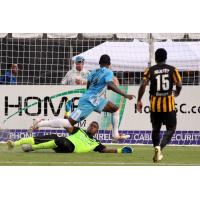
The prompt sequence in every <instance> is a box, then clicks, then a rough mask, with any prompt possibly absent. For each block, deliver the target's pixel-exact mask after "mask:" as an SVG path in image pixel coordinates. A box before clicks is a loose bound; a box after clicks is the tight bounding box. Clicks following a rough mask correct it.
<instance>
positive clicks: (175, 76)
mask: <svg viewBox="0 0 200 200" xmlns="http://www.w3.org/2000/svg"><path fill="white" fill-rule="evenodd" d="M173 81H174V83H175V85H176V90H175V91H174V92H173V93H174V96H175V97H177V96H178V95H179V94H180V92H181V89H182V80H181V76H180V74H179V72H178V70H177V69H175V70H174V73H173Z"/></svg>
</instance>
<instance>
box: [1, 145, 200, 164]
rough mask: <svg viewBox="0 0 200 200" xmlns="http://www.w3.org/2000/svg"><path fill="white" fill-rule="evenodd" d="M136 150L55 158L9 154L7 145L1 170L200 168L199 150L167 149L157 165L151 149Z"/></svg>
mask: <svg viewBox="0 0 200 200" xmlns="http://www.w3.org/2000/svg"><path fill="white" fill-rule="evenodd" d="M118 147H119V146H118ZM133 147H134V152H133V154H111V153H109V154H101V153H96V152H92V153H84V154H75V153H72V154H56V153H54V152H53V151H52V150H45V151H44V150H41V151H35V152H29V153H24V152H22V151H21V149H20V148H16V149H14V150H11V151H9V150H8V149H7V147H6V144H0V166H196V165H197V166H200V148H199V147H196V146H195V147H191V146H189V147H187V146H185V147H184V146H180V147H179V146H168V147H167V148H166V149H165V150H164V151H163V154H164V159H163V160H162V161H161V162H160V163H156V164H155V163H153V162H152V157H153V153H154V151H153V148H152V146H147V145H144V146H143V145H136V146H133Z"/></svg>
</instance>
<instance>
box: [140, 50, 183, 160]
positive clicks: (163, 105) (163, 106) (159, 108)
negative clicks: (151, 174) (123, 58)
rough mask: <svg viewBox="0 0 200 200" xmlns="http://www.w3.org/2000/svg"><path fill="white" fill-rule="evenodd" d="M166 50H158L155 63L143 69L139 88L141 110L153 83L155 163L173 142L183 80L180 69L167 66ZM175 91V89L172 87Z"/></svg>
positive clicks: (152, 119) (152, 114) (152, 115)
mask: <svg viewBox="0 0 200 200" xmlns="http://www.w3.org/2000/svg"><path fill="white" fill-rule="evenodd" d="M166 59H167V52H166V50H165V49H163V48H160V49H157V50H156V52H155V61H156V63H157V64H156V65H154V66H151V67H149V68H147V69H146V70H145V71H144V76H143V81H142V83H141V85H140V88H139V91H138V101H137V109H138V111H140V112H141V111H142V101H141V99H142V97H143V94H144V92H145V88H146V86H147V85H148V83H149V82H150V91H149V93H150V111H151V123H152V128H153V131H152V142H153V145H154V148H155V155H154V157H153V161H154V162H158V161H160V160H162V158H163V155H162V153H161V150H162V149H163V148H164V147H165V146H166V145H167V144H168V143H169V142H170V141H171V138H172V136H173V134H174V133H175V130H176V123H177V120H176V111H175V102H174V97H177V96H178V95H179V94H180V91H181V88H182V83H181V76H180V74H179V72H178V70H177V69H176V68H175V67H173V66H170V65H167V64H166V63H165V62H166ZM174 85H176V90H175V91H173V86H174ZM162 124H164V125H166V130H167V131H166V132H165V134H164V136H163V139H162V141H161V142H160V129H161V126H162Z"/></svg>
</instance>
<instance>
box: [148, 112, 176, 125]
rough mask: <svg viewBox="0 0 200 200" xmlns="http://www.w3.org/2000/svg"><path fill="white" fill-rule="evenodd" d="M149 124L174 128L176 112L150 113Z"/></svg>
mask: <svg viewBox="0 0 200 200" xmlns="http://www.w3.org/2000/svg"><path fill="white" fill-rule="evenodd" d="M151 123H152V124H153V125H155V124H156V125H158V126H159V125H162V124H163V125H166V126H169V127H176V123H177V120H176V112H175V111H172V112H151Z"/></svg>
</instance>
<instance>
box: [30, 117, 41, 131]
mask: <svg viewBox="0 0 200 200" xmlns="http://www.w3.org/2000/svg"><path fill="white" fill-rule="evenodd" d="M41 121H42V119H40V118H37V119H35V120H34V121H33V125H32V126H31V127H30V128H29V131H34V130H38V129H39V127H38V123H39V122H41Z"/></svg>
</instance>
